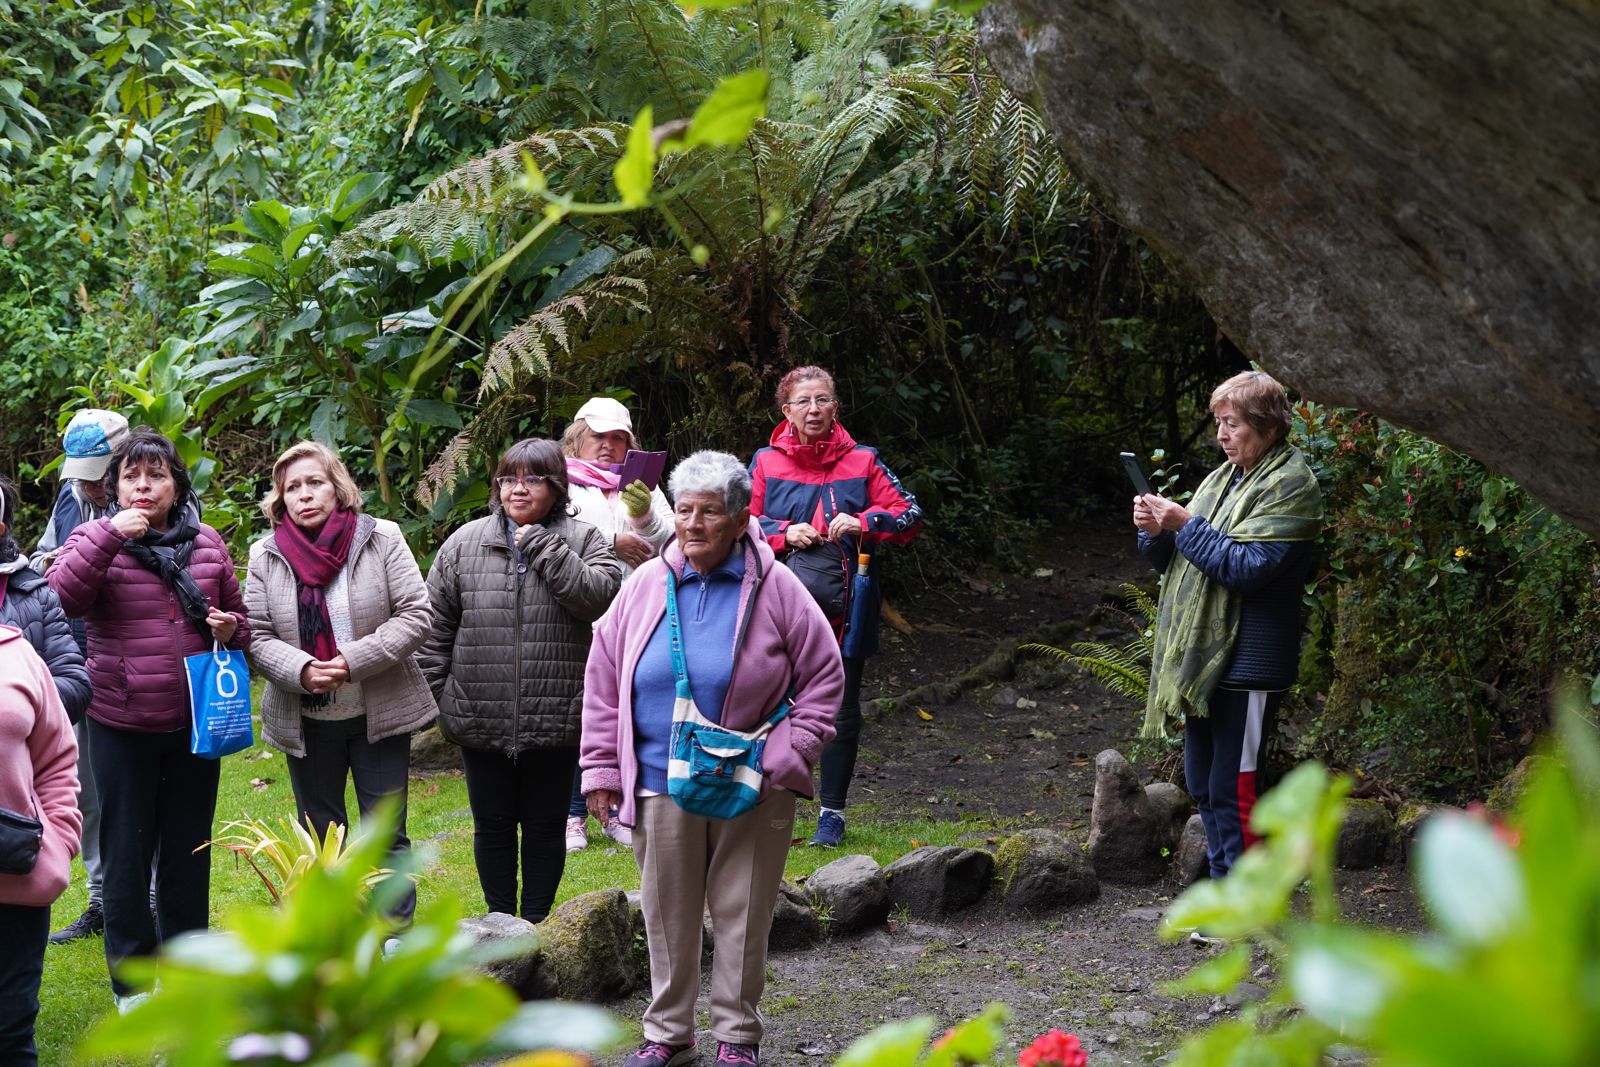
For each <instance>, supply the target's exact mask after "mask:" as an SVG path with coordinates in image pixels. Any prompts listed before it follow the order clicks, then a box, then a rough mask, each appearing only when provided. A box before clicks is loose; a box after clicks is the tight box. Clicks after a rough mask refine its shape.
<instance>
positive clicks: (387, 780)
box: [244, 441, 438, 920]
mask: <svg viewBox="0 0 1600 1067" xmlns="http://www.w3.org/2000/svg"><path fill="white" fill-rule="evenodd" d="M261 510H262V511H263V512H264V513H265V514H266V516H267V521H268V522H270V523H271V524H272V532H271V533H269V534H267V535H266V536H265V537H263V538H262V539H261V540H259V541H257V542H256V543H255V544H254V545H252V546H250V569H249V574H248V576H247V578H246V581H245V592H244V599H245V606H246V609H247V611H248V612H249V616H250V627H251V630H252V632H253V633H254V634H255V635H256V637H255V641H254V644H252V646H251V649H250V662H251V665H252V666H253V667H254V668H255V671H256V673H257V674H259V675H260V676H261V677H263V678H264V679H266V682H267V687H266V692H265V695H264V696H263V698H262V701H261V725H262V734H263V736H264V739H265V740H266V742H267V743H268V744H270V745H272V746H273V747H274V748H277V749H281V750H282V751H283V753H284V754H285V755H286V756H288V761H289V782H290V784H291V785H292V786H293V788H294V802H295V807H296V809H297V811H298V812H299V817H300V819H301V820H302V821H304V820H310V822H311V825H312V827H313V829H314V830H315V832H316V833H318V834H326V833H327V832H328V829H329V827H330V825H336V826H341V827H342V826H345V825H347V819H348V815H347V813H346V811H345V806H344V793H345V782H346V780H347V779H354V780H355V787H356V803H357V805H358V806H359V808H360V810H361V814H362V815H366V814H367V813H368V812H369V811H371V810H372V808H373V807H374V806H375V805H376V804H377V803H378V802H379V801H380V800H381V799H383V798H384V797H387V796H393V797H397V798H398V799H399V803H400V821H399V825H398V829H397V831H396V834H395V848H396V849H397V850H401V849H405V848H408V847H409V846H410V843H411V842H410V839H409V838H408V837H407V836H406V818H405V812H406V809H405V805H406V780H407V777H408V775H409V772H410V769H411V734H412V732H413V731H415V730H419V729H421V728H422V727H424V726H426V725H428V724H429V723H430V722H432V721H433V720H434V718H435V717H436V716H437V715H438V709H437V708H436V707H435V705H434V703H433V694H432V693H430V692H429V691H428V683H427V682H426V681H425V680H424V679H423V677H422V671H421V670H420V669H419V668H418V667H417V664H416V661H415V659H414V658H413V655H412V654H413V653H414V652H416V650H417V649H418V648H419V647H421V645H422V642H423V641H424V640H425V639H426V638H427V636H428V630H429V628H430V626H431V625H432V622H433V609H432V607H430V605H429V602H428V590H427V587H426V586H425V585H423V582H422V572H421V571H420V570H418V568H417V561H416V559H415V558H414V557H413V556H412V555H411V549H410V547H409V546H408V545H407V544H406V540H405V535H404V534H402V533H401V532H400V527H399V526H396V525H395V524H394V523H392V522H388V521H386V520H379V519H374V518H373V517H372V516H370V515H364V514H362V513H361V493H360V491H359V490H358V489H357V488H356V484H355V481H354V480H353V479H352V478H351V477H350V472H349V470H347V469H346V468H345V465H344V463H343V462H342V461H341V460H340V459H339V457H338V455H337V454H335V453H334V451H333V450H332V449H331V448H328V447H327V446H326V445H322V444H319V443H317V442H316V441H301V442H300V443H298V444H296V445H293V446H291V447H290V448H289V449H288V451H286V452H284V453H283V455H281V456H279V457H278V459H277V462H276V463H274V464H273V465H272V488H271V490H269V491H268V493H267V495H266V498H265V499H264V500H263V501H262V502H261ZM415 907H416V895H415V893H414V892H412V893H408V894H406V895H405V897H403V898H402V899H401V901H400V903H399V904H398V905H397V906H396V908H395V916H396V918H399V919H401V920H406V919H409V918H410V916H411V913H412V911H413V910H414V909H415Z"/></svg>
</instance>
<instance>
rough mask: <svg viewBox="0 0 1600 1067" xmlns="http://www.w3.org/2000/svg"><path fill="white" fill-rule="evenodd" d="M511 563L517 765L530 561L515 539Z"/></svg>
mask: <svg viewBox="0 0 1600 1067" xmlns="http://www.w3.org/2000/svg"><path fill="white" fill-rule="evenodd" d="M511 563H512V566H514V567H516V569H517V583H516V594H515V595H516V605H515V606H514V607H513V609H512V614H511V633H512V638H511V670H512V692H513V693H514V694H515V696H514V698H513V699H514V702H513V703H512V705H511V764H512V766H516V762H517V753H519V752H521V751H522V588H523V585H522V583H523V579H524V578H525V577H526V576H527V573H528V561H527V559H526V557H524V556H523V554H522V552H521V550H519V549H518V548H517V547H516V542H515V541H512V549H511Z"/></svg>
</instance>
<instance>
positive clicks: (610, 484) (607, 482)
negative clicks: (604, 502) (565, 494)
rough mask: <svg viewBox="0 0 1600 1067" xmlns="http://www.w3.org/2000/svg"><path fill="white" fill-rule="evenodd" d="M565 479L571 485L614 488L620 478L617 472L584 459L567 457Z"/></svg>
mask: <svg viewBox="0 0 1600 1067" xmlns="http://www.w3.org/2000/svg"><path fill="white" fill-rule="evenodd" d="M567 481H569V482H571V483H572V484H573V485H592V486H594V487H595V488H596V489H607V490H611V489H615V488H616V487H617V483H618V482H619V481H621V478H620V477H619V476H618V475H617V472H616V471H614V470H612V469H611V468H610V467H608V466H603V465H602V464H599V463H590V462H589V461H588V460H586V459H573V458H572V457H570V456H569V457H568V458H567Z"/></svg>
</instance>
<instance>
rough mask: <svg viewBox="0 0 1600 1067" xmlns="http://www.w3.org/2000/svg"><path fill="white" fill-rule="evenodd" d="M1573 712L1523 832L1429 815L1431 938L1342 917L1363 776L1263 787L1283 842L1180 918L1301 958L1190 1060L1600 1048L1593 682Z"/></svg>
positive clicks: (1506, 1056)
mask: <svg viewBox="0 0 1600 1067" xmlns="http://www.w3.org/2000/svg"><path fill="white" fill-rule="evenodd" d="M1563 708H1564V710H1563V711H1562V712H1561V713H1560V715H1559V724H1560V729H1561V735H1562V736H1561V748H1560V751H1559V758H1558V759H1555V760H1551V761H1548V764H1547V765H1546V766H1544V767H1541V769H1540V770H1538V771H1537V772H1536V773H1535V776H1534V779H1533V781H1532V784H1531V785H1530V787H1529V789H1528V791H1527V793H1526V794H1524V797H1523V800H1522V801H1521V803H1520V804H1519V806H1518V809H1517V812H1516V815H1515V816H1514V817H1513V820H1512V825H1513V826H1514V827H1515V831H1514V834H1515V840H1518V841H1520V843H1518V844H1513V843H1512V840H1513V838H1512V836H1511V834H1510V833H1508V832H1506V831H1504V830H1501V829H1499V828H1496V827H1494V826H1492V825H1490V824H1489V823H1487V822H1485V821H1483V820H1482V819H1477V818H1473V817H1471V816H1468V815H1466V814H1464V813H1460V812H1452V811H1446V812H1442V813H1440V814H1438V815H1436V816H1434V817H1433V818H1431V819H1430V820H1429V821H1428V822H1427V823H1426V824H1425V825H1424V826H1423V828H1422V831H1421V834H1420V836H1419V838H1418V842H1417V848H1416V877H1417V886H1418V891H1419V893H1420V895H1421V896H1422V898H1423V900H1424V902H1425V903H1426V904H1427V907H1428V911H1429V913H1430V915H1431V916H1432V918H1433V922H1434V926H1435V929H1434V931H1433V932H1431V933H1429V934H1426V935H1421V936H1407V935H1402V934H1396V933H1390V932H1385V931H1380V930H1373V929H1370V928H1367V927H1362V926H1356V925H1353V924H1348V923H1343V922H1340V921H1338V919H1337V914H1336V897H1335V895H1334V889H1333V885H1332V881H1331V877H1330V872H1331V869H1332V857H1333V851H1334V846H1335V842H1336V840H1337V833H1338V825H1339V820H1340V817H1341V812H1340V798H1341V797H1342V796H1343V794H1344V792H1345V791H1346V790H1347V789H1348V788H1349V783H1348V780H1346V779H1334V778H1331V777H1329V776H1328V774H1327V773H1326V772H1325V771H1324V770H1322V768H1321V767H1320V766H1319V765H1316V764H1306V765H1303V766H1302V767H1300V768H1297V769H1296V770H1295V771H1294V772H1292V773H1291V774H1290V775H1289V776H1288V777H1287V778H1285V779H1284V781H1283V783H1282V784H1281V785H1280V786H1279V787H1278V788H1277V789H1276V790H1274V791H1273V792H1272V793H1269V794H1268V795H1267V796H1266V797H1263V798H1262V801H1261V804H1260V805H1258V807H1257V808H1256V814H1255V817H1254V818H1255V819H1256V820H1257V821H1259V819H1260V817H1261V816H1262V814H1263V812H1265V813H1266V815H1267V817H1268V819H1269V821H1270V824H1271V825H1270V826H1268V827H1266V829H1267V830H1268V837H1267V841H1266V843H1265V844H1264V845H1262V846H1259V847H1257V848H1255V849H1251V850H1250V851H1248V852H1246V853H1245V855H1244V857H1243V858H1242V859H1241V860H1240V864H1239V867H1237V868H1235V870H1234V871H1233V873H1231V874H1230V875H1229V877H1228V878H1226V879H1224V880H1223V881H1221V882H1216V883H1212V882H1202V883H1199V884H1197V885H1196V886H1194V887H1193V888H1191V889H1190V890H1189V891H1188V892H1186V893H1185V894H1184V895H1183V896H1182V897H1181V898H1180V899H1179V900H1178V901H1177V902H1176V903H1175V904H1174V905H1173V907H1172V909H1171V910H1170V911H1169V913H1168V917H1167V919H1166V920H1165V922H1164V925H1163V929H1164V931H1165V932H1166V933H1167V935H1168V936H1176V935H1179V934H1181V933H1182V932H1183V931H1184V930H1185V929H1186V928H1191V927H1194V926H1199V927H1202V928H1204V929H1206V930H1207V931H1208V932H1215V933H1218V934H1222V935H1224V936H1229V937H1239V938H1245V939H1248V940H1250V941H1257V942H1261V943H1264V944H1267V945H1268V946H1269V947H1270V948H1271V949H1272V950H1273V951H1274V952H1276V953H1280V954H1282V955H1283V956H1284V957H1285V962H1284V966H1283V968H1282V970H1283V973H1284V975H1285V979H1286V980H1285V982H1284V984H1283V986H1282V987H1281V988H1280V989H1279V990H1277V991H1276V992H1275V993H1274V994H1273V995H1272V996H1271V997H1270V998H1269V999H1268V1000H1267V1001H1265V1002H1263V1003H1262V1004H1261V1005H1259V1006H1251V1007H1249V1008H1247V1009H1245V1011H1244V1013H1243V1014H1242V1016H1241V1018H1240V1019H1238V1020H1230V1021H1228V1022H1226V1023H1223V1024H1221V1025H1218V1026H1215V1027H1212V1028H1211V1029H1210V1030H1208V1031H1206V1032H1205V1033H1203V1034H1201V1035H1199V1036H1197V1037H1195V1038H1193V1039H1191V1040H1190V1041H1189V1042H1187V1043H1186V1044H1185V1045H1184V1048H1183V1050H1182V1052H1181V1053H1180V1055H1179V1057H1178V1059H1177V1060H1176V1061H1174V1062H1175V1063H1176V1064H1177V1065H1179V1067H1222V1065H1233V1064H1242V1063H1246V1062H1248V1063H1250V1064H1252V1065H1259V1067H1277V1065H1284V1067H1290V1065H1301V1064H1318V1063H1321V1062H1323V1061H1322V1055H1323V1053H1324V1052H1325V1051H1326V1050H1327V1048H1328V1046H1329V1045H1331V1044H1333V1043H1335V1042H1339V1043H1353V1044H1357V1045H1361V1046H1364V1047H1365V1048H1367V1049H1368V1050H1370V1051H1371V1052H1372V1053H1373V1054H1375V1055H1376V1056H1377V1058H1378V1060H1379V1061H1380V1062H1384V1063H1404V1064H1409V1065H1415V1067H1435V1065H1437V1067H1477V1065H1483V1067H1490V1065H1495V1067H1498V1065H1500V1064H1505V1063H1518V1064H1536V1065H1550V1067H1556V1065H1566V1064H1574V1063H1590V1062H1594V1061H1595V1060H1596V1058H1597V1057H1600V1000H1597V999H1596V995H1595V990H1594V988H1593V984H1592V983H1591V982H1589V981H1588V978H1587V976H1590V975H1592V974H1593V973H1595V970H1596V968H1597V967H1600V948H1597V946H1596V943H1595V940H1594V937H1593V926H1594V915H1595V913H1596V910H1597V908H1600V743H1597V740H1596V736H1595V732H1594V727H1593V724H1592V723H1591V722H1589V721H1588V720H1586V719H1584V718H1583V717H1582V716H1581V714H1580V711H1579V708H1580V703H1579V700H1578V698H1577V696H1576V694H1575V693H1569V694H1568V697H1567V698H1566V699H1565V700H1564V702H1563ZM1257 857H1259V858H1257ZM1247 864H1248V867H1247V866H1246V865H1247ZM1241 873H1245V874H1246V875H1248V877H1246V878H1243V879H1241V878H1240V877H1239V876H1240V874H1241ZM1302 879H1309V884H1310V897H1311V911H1310V914H1309V915H1308V916H1303V917H1302V916H1298V915H1296V914H1295V912H1296V911H1297V910H1298V909H1294V908H1292V907H1291V905H1292V904H1293V898H1294V896H1295V894H1296V887H1297V885H1299V883H1300V881H1301V880H1302ZM1248 958H1249V946H1248V944H1243V943H1241V944H1239V945H1236V946H1234V948H1233V949H1231V950H1230V951H1229V953H1228V954H1226V955H1224V956H1221V957H1217V958H1216V959H1213V960H1212V961H1210V962H1209V963H1208V964H1206V965H1205V966H1204V967H1202V968H1200V969H1199V970H1197V971H1195V972H1193V973H1191V974H1190V976H1189V977H1188V978H1187V979H1185V980H1184V982H1183V983H1181V984H1180V986H1179V988H1177V989H1176V990H1174V991H1175V992H1208V993H1220V992H1224V991H1226V990H1228V989H1230V988H1232V987H1233V986H1234V985H1235V984H1236V983H1237V982H1238V981H1239V980H1242V979H1243V977H1244V967H1243V964H1244V963H1245V962H1247V961H1248ZM1440 1020H1449V1025H1448V1026H1442V1025H1440Z"/></svg>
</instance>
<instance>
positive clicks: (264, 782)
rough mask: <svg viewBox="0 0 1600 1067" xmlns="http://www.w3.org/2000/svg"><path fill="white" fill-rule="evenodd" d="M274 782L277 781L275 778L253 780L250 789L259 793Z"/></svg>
mask: <svg viewBox="0 0 1600 1067" xmlns="http://www.w3.org/2000/svg"><path fill="white" fill-rule="evenodd" d="M274 781H276V779H273V778H252V779H250V788H251V789H254V790H255V791H256V792H258V793H259V792H261V791H262V790H263V789H265V788H267V786H269V785H271V784H272V783H273V782H274Z"/></svg>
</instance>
